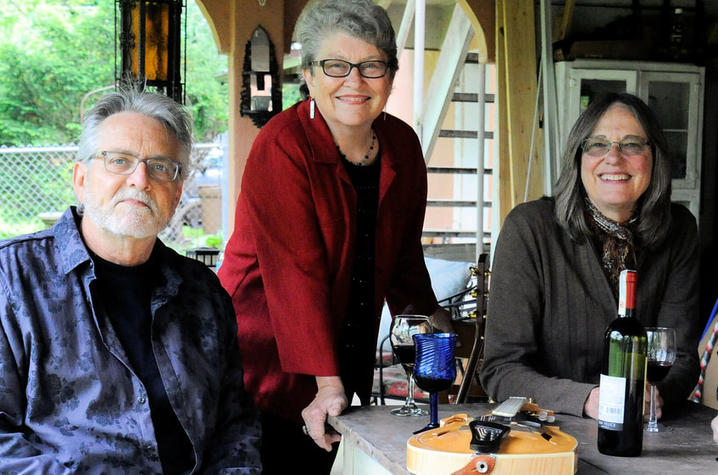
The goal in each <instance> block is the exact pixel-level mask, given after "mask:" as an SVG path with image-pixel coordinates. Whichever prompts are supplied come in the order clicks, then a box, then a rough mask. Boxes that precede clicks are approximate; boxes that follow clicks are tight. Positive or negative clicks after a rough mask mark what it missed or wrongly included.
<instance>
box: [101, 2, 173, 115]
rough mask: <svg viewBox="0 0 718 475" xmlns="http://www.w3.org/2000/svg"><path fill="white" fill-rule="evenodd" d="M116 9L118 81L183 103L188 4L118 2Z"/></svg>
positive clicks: (116, 75)
mask: <svg viewBox="0 0 718 475" xmlns="http://www.w3.org/2000/svg"><path fill="white" fill-rule="evenodd" d="M115 6H116V8H115V30H117V14H118V11H119V16H120V29H119V43H120V45H119V46H120V47H119V53H120V58H121V69H120V74H119V75H118V74H117V53H116V54H115V77H116V81H117V82H118V83H120V84H133V85H135V86H136V87H139V88H140V89H144V88H145V87H150V88H153V89H154V90H156V91H158V92H161V93H163V94H166V95H167V96H169V97H171V98H173V99H174V100H175V101H177V102H180V103H184V84H183V83H182V73H183V71H181V68H182V63H183V61H182V54H183V49H186V48H182V36H183V35H182V29H183V26H184V32H185V35H184V36H185V38H186V36H187V35H186V30H187V21H186V3H185V0H152V1H149V0H115ZM183 10H184V11H185V22H184V25H182V13H183ZM116 37H117V36H116ZM185 46H186V45H185ZM115 51H116V52H117V48H115ZM185 68H186V63H185ZM184 73H186V71H184ZM185 75H186V74H185Z"/></svg>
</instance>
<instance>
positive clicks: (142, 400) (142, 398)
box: [137, 396, 147, 404]
mask: <svg viewBox="0 0 718 475" xmlns="http://www.w3.org/2000/svg"><path fill="white" fill-rule="evenodd" d="M146 400H147V399H145V397H144V396H140V397H138V398H137V402H139V403H140V404H144V403H145V401H146Z"/></svg>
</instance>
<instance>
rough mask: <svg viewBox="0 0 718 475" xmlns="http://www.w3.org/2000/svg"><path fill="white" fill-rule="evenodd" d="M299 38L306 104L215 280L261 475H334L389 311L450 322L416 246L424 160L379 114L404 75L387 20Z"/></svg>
mask: <svg viewBox="0 0 718 475" xmlns="http://www.w3.org/2000/svg"><path fill="white" fill-rule="evenodd" d="M295 36H296V39H297V40H298V41H299V42H301V44H302V70H303V75H304V79H305V81H306V84H307V86H308V87H309V92H310V95H311V97H310V98H309V99H308V100H306V101H303V102H301V103H299V104H297V105H295V106H293V107H292V108H290V109H288V110H286V111H284V112H282V113H280V114H278V115H277V116H276V117H274V118H273V119H272V120H271V121H269V122H268V123H267V125H266V126H265V127H264V128H263V129H262V131H261V132H260V134H259V135H258V136H257V139H256V140H255V142H254V144H253V147H252V150H251V152H250V155H249V158H248V160H247V165H246V168H245V171H244V176H243V179H242V188H241V193H240V196H239V200H238V202H237V212H236V217H235V229H234V234H233V235H232V237H231V239H230V241H229V242H228V244H227V248H226V250H225V257H224V262H223V264H222V266H221V268H220V270H219V277H220V279H221V281H222V284H223V285H224V287H225V288H226V289H227V291H228V292H229V294H230V295H231V296H232V299H233V302H234V308H235V310H236V313H237V324H238V333H239V340H240V344H241V346H242V348H245V349H246V352H247V357H246V358H245V359H244V361H243V364H244V369H245V383H246V385H247V388H248V390H249V391H250V392H252V393H254V396H255V401H256V404H257V406H258V407H259V409H260V410H261V411H262V413H263V417H262V428H263V438H262V439H263V447H262V462H263V464H264V467H265V473H278V472H280V471H282V470H284V469H296V468H297V467H309V468H311V469H312V473H329V469H330V468H331V464H332V462H333V459H334V453H335V451H336V449H334V450H332V443H333V442H336V441H338V440H339V436H338V435H337V434H336V433H333V432H332V431H326V430H325V425H324V422H325V420H326V417H327V415H328V414H330V415H338V414H339V413H340V412H341V411H342V410H343V409H344V408H345V407H346V406H347V404H348V403H347V401H350V400H351V399H352V397H353V395H354V394H356V395H357V396H358V397H359V399H360V401H361V403H362V404H368V402H369V397H370V392H371V385H372V377H373V366H374V360H375V350H376V339H377V332H378V327H379V319H380V315H381V309H382V305H383V302H384V300H385V299H386V301H387V303H388V305H389V308H390V310H391V312H392V314H396V313H401V312H407V311H411V312H414V313H422V314H426V315H432V317H433V320H434V324H435V325H436V326H437V327H439V328H442V329H445V330H450V322H449V316H448V313H447V312H446V311H444V310H442V309H441V308H440V307H439V306H438V305H437V302H436V297H435V296H434V293H433V291H432V289H431V284H430V281H429V275H428V272H427V270H426V266H425V264H424V259H423V252H422V247H421V241H420V239H421V231H422V226H423V220H424V210H425V206H426V167H425V164H424V158H423V156H422V151H421V145H420V144H419V141H418V139H417V137H416V135H415V133H414V131H413V130H412V128H411V127H409V126H408V125H407V124H405V123H404V122H402V121H401V120H399V119H397V118H395V117H393V116H391V115H389V114H387V113H385V112H382V110H383V109H384V106H385V105H386V101H387V98H388V97H389V93H390V91H391V87H392V81H393V78H394V74H395V73H396V70H397V69H398V62H397V57H396V43H395V39H394V30H393V28H392V26H391V22H390V20H389V17H388V15H387V14H386V11H385V10H384V9H382V8H381V7H379V6H377V5H375V4H374V3H372V2H371V1H370V0H329V1H322V2H313V3H310V4H309V5H308V6H307V8H306V9H305V11H304V12H303V13H302V16H301V17H300V19H299V22H298V24H297V27H296V32H295ZM312 439H313V441H312Z"/></svg>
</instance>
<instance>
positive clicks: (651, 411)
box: [648, 384, 656, 427]
mask: <svg viewBox="0 0 718 475" xmlns="http://www.w3.org/2000/svg"><path fill="white" fill-rule="evenodd" d="M649 408H650V409H649V415H648V425H649V427H652V426H656V385H655V384H651V404H650V405H649Z"/></svg>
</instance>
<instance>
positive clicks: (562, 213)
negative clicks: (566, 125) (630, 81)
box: [554, 93, 671, 247]
mask: <svg viewBox="0 0 718 475" xmlns="http://www.w3.org/2000/svg"><path fill="white" fill-rule="evenodd" d="M613 104H623V105H624V106H626V107H627V108H628V109H629V110H630V111H631V112H632V113H633V115H634V116H635V117H636V120H638V122H639V123H640V124H641V127H643V130H644V132H645V133H646V136H647V138H648V142H649V143H650V146H651V152H652V154H653V167H652V171H651V181H650V183H649V185H648V188H647V189H646V191H645V192H644V193H643V195H641V197H640V198H639V201H638V204H637V207H638V208H637V215H638V217H639V224H638V228H637V234H638V236H637V237H638V238H639V242H640V243H641V244H642V245H645V246H647V247H655V246H657V245H658V244H660V243H661V242H662V241H663V239H664V238H665V236H666V234H667V233H668V229H669V228H670V222H671V173H670V158H669V155H668V147H667V145H666V139H665V137H664V136H663V129H662V128H661V126H660V124H659V123H658V119H657V118H656V115H655V114H654V113H653V111H652V110H651V108H650V107H648V106H647V105H646V103H645V102H643V101H642V100H641V99H640V98H638V97H636V96H634V95H632V94H627V93H621V94H616V93H610V94H605V95H603V96H600V97H598V98H596V99H595V100H594V101H593V102H591V104H590V105H589V106H588V108H587V109H586V110H585V111H584V112H583V113H582V114H581V115H580V116H579V118H578V120H576V123H575V124H574V125H573V128H572V129H571V132H570V133H569V135H568V139H567V141H566V148H565V151H564V153H563V158H562V162H563V164H562V167H561V175H560V176H559V178H558V181H557V182H556V188H555V193H554V198H555V201H556V207H555V214H556V220H557V221H558V223H559V224H560V225H561V226H562V227H563V228H564V229H566V230H567V231H568V233H569V234H570V235H571V238H572V239H573V240H575V241H582V240H583V239H584V238H585V237H586V236H590V235H591V234H592V231H591V229H590V227H589V225H588V222H587V220H586V214H585V212H584V211H585V205H584V197H585V196H586V190H585V189H584V187H583V182H582V181H581V156H582V154H583V151H582V150H581V144H582V143H583V141H584V140H585V139H586V138H587V137H588V136H590V135H591V133H592V132H593V130H594V128H595V127H596V124H597V123H598V121H599V120H600V119H601V117H602V116H603V114H604V113H605V112H606V110H608V108H609V107H611V106H612V105H613Z"/></svg>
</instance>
